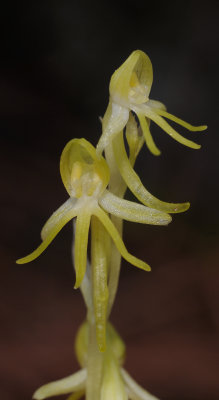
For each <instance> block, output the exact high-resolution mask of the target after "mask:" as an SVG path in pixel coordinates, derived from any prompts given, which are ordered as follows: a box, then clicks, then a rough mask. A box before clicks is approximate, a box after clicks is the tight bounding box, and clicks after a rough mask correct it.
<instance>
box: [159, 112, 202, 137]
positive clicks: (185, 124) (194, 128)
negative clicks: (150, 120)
mask: <svg viewBox="0 0 219 400" xmlns="http://www.w3.org/2000/svg"><path fill="white" fill-rule="evenodd" d="M154 111H155V112H156V113H157V114H159V115H161V116H162V117H164V118H167V119H170V120H171V121H174V122H176V123H177V124H179V125H181V126H183V127H184V128H186V129H188V130H189V131H192V132H201V131H205V130H206V129H207V125H200V126H194V125H191V124H189V123H188V122H186V121H183V119H180V118H177V117H175V115H172V114H170V113H168V112H166V111H164V110H162V109H155V110H154Z"/></svg>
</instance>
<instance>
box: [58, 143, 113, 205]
mask: <svg viewBox="0 0 219 400" xmlns="http://www.w3.org/2000/svg"><path fill="white" fill-rule="evenodd" d="M60 173H61V177H62V181H63V184H64V186H65V188H66V190H67V192H68V193H69V195H70V196H72V195H73V192H74V190H73V186H76V184H77V183H79V184H80V185H79V186H80V188H81V189H82V190H83V185H84V184H87V190H88V191H89V187H90V188H92V187H94V188H95V184H96V181H95V179H94V177H95V175H96V176H98V177H99V180H100V183H101V187H102V190H104V189H105V187H106V186H107V184H108V182H109V177H110V176H109V168H108V166H107V163H106V160H105V159H104V158H103V157H99V158H98V157H97V154H96V149H95V147H94V146H92V144H91V143H89V142H88V141H87V140H86V139H72V140H70V142H68V143H67V145H66V146H65V147H64V150H63V152H62V155H61V159H60ZM85 174H86V175H87V179H86V182H84V181H83V182H82V179H83V176H84V175H85ZM80 188H79V190H78V191H79V192H80ZM81 194H82V193H81ZM81 194H80V193H79V194H78V196H77V197H80V195H81ZM89 195H90V194H89ZM73 197H76V196H75V195H74V196H73Z"/></svg>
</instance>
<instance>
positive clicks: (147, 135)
mask: <svg viewBox="0 0 219 400" xmlns="http://www.w3.org/2000/svg"><path fill="white" fill-rule="evenodd" d="M137 116H138V119H139V122H140V125H141V129H142V132H143V134H144V138H145V142H146V145H147V146H148V148H149V150H150V151H151V153H152V154H153V155H154V156H159V155H160V154H161V152H160V150H159V149H158V147H157V146H156V144H155V143H154V140H153V137H152V135H151V132H150V129H149V126H148V123H147V121H146V118H145V115H144V114H141V113H138V114H137Z"/></svg>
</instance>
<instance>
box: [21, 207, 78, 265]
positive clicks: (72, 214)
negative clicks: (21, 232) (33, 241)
mask: <svg viewBox="0 0 219 400" xmlns="http://www.w3.org/2000/svg"><path fill="white" fill-rule="evenodd" d="M76 215H77V212H76V211H75V210H71V211H69V212H68V213H66V214H64V215H63V216H62V218H61V219H60V220H59V222H58V223H57V225H54V227H53V228H52V229H50V233H49V235H48V236H47V237H46V239H45V240H44V241H43V242H42V243H41V244H40V246H39V247H37V249H36V250H34V251H33V252H32V253H31V254H29V255H28V256H26V257H23V258H20V259H19V260H17V261H16V263H17V264H26V263H28V262H30V261H33V260H35V259H36V258H37V257H39V256H40V254H42V253H43V251H44V250H45V249H46V248H47V247H48V246H49V244H50V243H51V242H52V241H53V239H54V238H55V237H56V235H57V234H58V233H59V232H60V230H61V229H62V228H63V226H65V225H66V224H67V223H68V222H69V221H70V220H71V219H72V218H74V217H76Z"/></svg>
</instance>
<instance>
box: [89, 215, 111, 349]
mask: <svg viewBox="0 0 219 400" xmlns="http://www.w3.org/2000/svg"><path fill="white" fill-rule="evenodd" d="M104 236H105V228H104V227H103V225H102V224H101V223H100V221H99V220H98V219H97V218H96V217H95V216H93V217H92V218H91V260H92V282H93V301H94V311H95V321H96V334H97V344H98V347H99V350H100V351H101V352H103V351H105V348H106V320H107V306H108V297H109V292H108V287H107V267H108V265H107V264H108V262H107V254H106V251H105V240H104Z"/></svg>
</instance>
